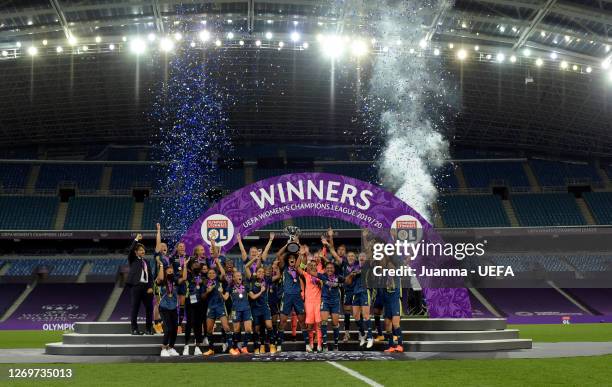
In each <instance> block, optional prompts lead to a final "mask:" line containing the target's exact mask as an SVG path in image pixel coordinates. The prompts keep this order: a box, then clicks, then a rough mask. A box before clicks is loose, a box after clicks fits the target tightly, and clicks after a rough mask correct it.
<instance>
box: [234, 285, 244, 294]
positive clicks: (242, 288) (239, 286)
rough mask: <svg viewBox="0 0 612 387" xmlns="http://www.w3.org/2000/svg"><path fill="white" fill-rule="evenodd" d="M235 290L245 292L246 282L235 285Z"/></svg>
mask: <svg viewBox="0 0 612 387" xmlns="http://www.w3.org/2000/svg"><path fill="white" fill-rule="evenodd" d="M234 292H236V293H244V284H240V285H234Z"/></svg>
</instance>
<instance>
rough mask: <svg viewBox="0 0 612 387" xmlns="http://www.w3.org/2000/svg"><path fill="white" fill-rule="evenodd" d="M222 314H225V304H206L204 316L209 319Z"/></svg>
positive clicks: (214, 318)
mask: <svg viewBox="0 0 612 387" xmlns="http://www.w3.org/2000/svg"><path fill="white" fill-rule="evenodd" d="M223 316H227V311H226V310H225V305H224V304H221V305H214V306H211V305H208V312H207V313H206V318H208V319H211V320H216V319H218V318H221V317H223Z"/></svg>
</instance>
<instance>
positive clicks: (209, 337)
mask: <svg viewBox="0 0 612 387" xmlns="http://www.w3.org/2000/svg"><path fill="white" fill-rule="evenodd" d="M207 337H208V349H213V347H214V345H213V339H214V337H213V334H212V332H208V335H207Z"/></svg>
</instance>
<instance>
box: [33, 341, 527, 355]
mask: <svg viewBox="0 0 612 387" xmlns="http://www.w3.org/2000/svg"><path fill="white" fill-rule="evenodd" d="M531 346H532V342H531V340H527V339H506V340H469V341H404V350H405V351H410V352H472V351H500V350H516V349H530V348H531ZM175 347H176V349H177V351H179V352H182V350H183V344H177V345H176V346H175ZM385 347H386V344H385V343H384V342H378V343H375V344H374V347H373V348H372V350H373V351H382V350H384V349H385ZM215 348H217V349H216V350H217V351H220V344H216V345H215ZM304 348H305V347H304V343H301V342H285V343H283V351H304ZM360 349H361V348H360V347H359V345H358V343H357V342H349V343H340V345H339V350H340V351H356V350H360ZM159 351H160V345H159V344H118V345H107V344H64V343H50V344H47V346H46V349H45V353H47V354H49V355H104V356H109V355H115V356H139V355H159Z"/></svg>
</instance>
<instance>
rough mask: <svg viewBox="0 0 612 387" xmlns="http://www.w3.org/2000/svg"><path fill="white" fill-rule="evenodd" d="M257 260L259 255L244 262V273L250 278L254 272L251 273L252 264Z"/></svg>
mask: <svg viewBox="0 0 612 387" xmlns="http://www.w3.org/2000/svg"><path fill="white" fill-rule="evenodd" d="M255 261H257V257H255V258H253V259H251V260H250V261H249V262H247V263H245V264H244V274H245V275H246V277H247V278H248V279H251V276H252V275H253V273H251V265H252V264H253V263H255Z"/></svg>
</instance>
